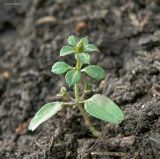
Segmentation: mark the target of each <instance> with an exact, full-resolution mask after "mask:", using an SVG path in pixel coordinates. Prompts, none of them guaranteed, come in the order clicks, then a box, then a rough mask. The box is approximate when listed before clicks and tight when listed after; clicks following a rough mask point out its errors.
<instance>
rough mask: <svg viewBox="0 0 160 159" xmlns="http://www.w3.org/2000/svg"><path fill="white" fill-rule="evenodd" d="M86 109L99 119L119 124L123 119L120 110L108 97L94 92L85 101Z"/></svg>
mask: <svg viewBox="0 0 160 159" xmlns="http://www.w3.org/2000/svg"><path fill="white" fill-rule="evenodd" d="M84 107H85V109H86V111H87V112H88V113H89V114H90V115H92V116H94V117H96V118H98V119H101V120H104V121H107V122H110V123H113V124H119V123H121V122H122V120H123V119H124V113H123V112H122V110H121V109H120V108H119V107H118V106H117V105H116V104H115V103H114V102H113V101H112V100H111V99H109V98H107V97H106V96H104V95H100V94H96V95H94V96H92V97H91V98H89V99H88V100H86V101H85V104H84Z"/></svg>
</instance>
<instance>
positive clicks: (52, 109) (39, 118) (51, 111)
mask: <svg viewBox="0 0 160 159" xmlns="http://www.w3.org/2000/svg"><path fill="white" fill-rule="evenodd" d="M62 104H63V103H62V102H52V103H48V104H45V105H44V106H43V107H42V108H41V109H40V110H38V112H37V113H36V114H35V116H34V117H33V119H32V120H31V122H30V124H29V127H28V129H29V130H31V131H34V130H35V129H36V128H37V127H38V126H39V125H40V124H42V123H43V122H45V121H47V120H48V119H49V118H51V117H52V116H53V115H55V114H56V113H57V112H58V111H59V110H61V109H62Z"/></svg>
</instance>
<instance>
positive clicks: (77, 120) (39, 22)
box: [0, 0, 160, 159]
mask: <svg viewBox="0 0 160 159" xmlns="http://www.w3.org/2000/svg"><path fill="white" fill-rule="evenodd" d="M17 1H18V0H17ZM46 16H47V17H46ZM48 16H49V17H48ZM71 34H76V35H79V36H84V35H87V36H88V37H89V39H90V40H91V41H92V42H94V43H95V44H97V46H98V47H99V49H100V50H101V54H100V55H99V54H97V55H93V58H92V62H93V63H98V64H100V65H101V66H103V67H104V68H105V70H106V72H107V76H106V79H105V80H104V81H102V82H101V83H99V92H100V93H103V94H105V95H106V96H109V97H110V98H111V99H113V100H114V101H115V102H116V103H117V104H119V105H120V106H121V109H122V110H124V112H125V120H124V121H123V122H122V124H120V125H118V126H114V125H111V124H108V123H104V122H102V121H99V120H96V119H94V118H93V119H92V120H93V122H94V124H95V126H96V127H97V128H98V129H99V130H101V131H102V136H101V137H100V138H99V139H95V138H94V137H93V136H92V135H91V133H90V132H89V130H88V129H87V127H86V126H85V123H84V120H83V118H82V117H81V115H80V114H79V112H78V111H75V110H71V109H66V110H63V111H61V112H60V113H58V115H56V116H55V117H53V118H52V119H50V120H49V121H48V122H46V123H44V124H42V125H41V126H40V127H39V128H38V129H37V130H36V131H34V132H29V131H28V129H27V126H28V123H29V121H30V120H31V118H32V117H33V116H34V114H35V112H36V111H37V110H38V109H39V108H40V107H41V106H42V105H43V104H45V103H46V102H49V101H55V100H56V97H55V95H56V93H58V91H59V89H60V87H61V86H63V85H65V82H64V79H63V77H59V76H56V75H53V74H52V73H51V72H50V68H51V66H52V64H53V63H54V62H55V61H57V60H58V59H60V58H59V56H58V54H59V50H60V48H61V47H62V46H63V45H64V44H65V43H66V39H67V37H68V35H71ZM65 60H67V61H68V62H70V63H71V64H73V62H72V59H70V58H65ZM22 158H23V159H61V158H62V159H74V158H77V159H84V158H86V159H90V158H93V159H94V158H100V159H118V158H122V159H126V158H127V159H159V158H160V2H159V0H145V1H144V0H134V1H133V0H119V1H118V0H94V1H93V0H54V1H50V0H32V1H31V0H26V1H24V2H22V1H21V4H20V5H4V3H3V2H0V159H22Z"/></svg>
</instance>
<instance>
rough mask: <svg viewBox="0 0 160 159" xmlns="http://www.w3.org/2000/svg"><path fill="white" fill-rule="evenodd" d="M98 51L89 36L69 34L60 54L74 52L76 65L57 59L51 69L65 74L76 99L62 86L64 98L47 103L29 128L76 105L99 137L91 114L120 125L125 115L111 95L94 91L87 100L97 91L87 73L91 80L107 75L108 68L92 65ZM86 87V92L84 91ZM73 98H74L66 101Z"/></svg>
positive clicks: (91, 129) (56, 72)
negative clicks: (86, 78)
mask: <svg viewBox="0 0 160 159" xmlns="http://www.w3.org/2000/svg"><path fill="white" fill-rule="evenodd" d="M91 52H99V49H98V48H97V47H96V46H95V45H93V44H90V43H89V41H88V38H87V37H84V38H81V39H80V40H78V38H77V37H76V36H74V35H71V36H69V38H68V45H67V46H64V47H62V49H61V50H60V56H66V55H74V56H75V60H76V65H75V67H72V66H70V65H69V64H67V63H65V62H56V63H55V64H54V65H53V66H52V69H51V72H53V73H55V74H64V73H66V75H65V80H66V83H67V84H68V86H69V87H71V86H74V94H75V95H74V98H73V97H70V96H69V95H68V94H67V90H66V88H65V87H62V88H61V90H60V93H59V94H58V96H59V97H61V98H62V101H56V102H51V103H47V104H46V105H44V106H43V107H42V108H41V109H40V110H39V111H38V112H37V113H36V114H35V116H34V117H33V119H32V120H31V122H30V124H29V130H31V131H34V130H35V129H36V128H37V127H38V126H39V125H40V124H42V123H43V122H45V121H46V120H48V119H49V118H51V117H52V116H54V115H55V114H56V113H57V112H58V111H60V110H61V109H63V108H65V107H66V106H69V107H71V108H75V107H77V108H78V109H79V111H80V112H81V114H82V116H83V117H84V120H85V123H86V125H87V126H88V128H89V129H90V131H91V132H92V134H93V135H94V136H96V137H98V136H100V132H98V131H97V130H96V129H95V127H94V126H93V124H92V123H91V121H90V118H89V114H90V115H91V116H94V117H95V118H98V119H101V120H104V121H107V122H110V123H113V124H119V123H121V122H122V120H123V119H124V114H123V112H122V111H121V109H120V108H119V107H118V106H117V105H116V104H115V103H114V102H113V101H112V100H111V99H109V98H108V97H106V96H104V95H100V94H95V95H93V96H92V97H91V98H89V99H86V94H87V93H88V92H94V91H93V90H94V87H93V86H92V84H91V83H90V82H89V81H87V80H85V79H84V76H85V75H87V76H89V77H90V78H91V79H92V78H93V79H96V80H102V79H104V78H105V71H104V69H103V68H102V67H100V66H98V65H89V64H90V53H91ZM81 90H83V91H81ZM66 100H71V101H66Z"/></svg>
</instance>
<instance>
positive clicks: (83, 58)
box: [79, 53, 90, 64]
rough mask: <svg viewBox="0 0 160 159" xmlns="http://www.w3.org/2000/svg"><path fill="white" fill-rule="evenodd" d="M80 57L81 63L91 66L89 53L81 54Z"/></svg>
mask: <svg viewBox="0 0 160 159" xmlns="http://www.w3.org/2000/svg"><path fill="white" fill-rule="evenodd" d="M79 57H80V61H81V62H82V63H83V64H89V62H90V55H89V54H87V53H81V54H80V55H79Z"/></svg>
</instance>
